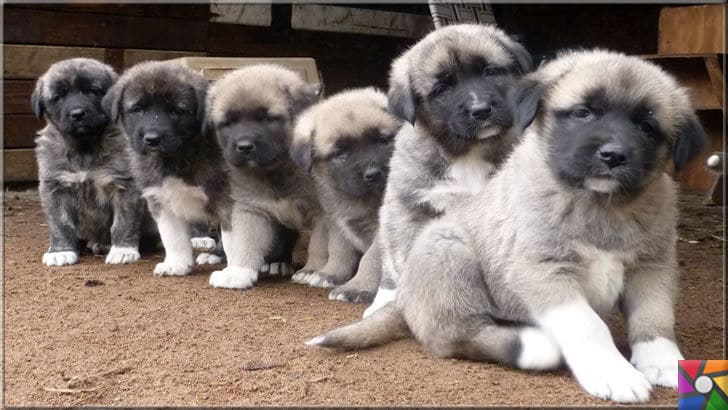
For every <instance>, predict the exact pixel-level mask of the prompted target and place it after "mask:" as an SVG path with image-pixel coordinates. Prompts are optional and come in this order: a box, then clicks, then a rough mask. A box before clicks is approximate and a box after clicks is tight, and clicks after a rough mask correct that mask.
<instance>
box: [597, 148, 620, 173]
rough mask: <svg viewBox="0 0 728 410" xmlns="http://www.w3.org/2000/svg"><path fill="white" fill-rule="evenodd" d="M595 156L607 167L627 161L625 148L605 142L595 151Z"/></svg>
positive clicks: (614, 166)
mask: <svg viewBox="0 0 728 410" xmlns="http://www.w3.org/2000/svg"><path fill="white" fill-rule="evenodd" d="M597 157H599V159H600V160H601V161H602V162H604V163H605V164H607V166H608V167H609V168H616V167H618V166H621V165H624V164H625V163H626V162H627V150H626V149H625V148H624V147H621V146H619V145H616V144H605V145H603V146H602V147H601V148H599V150H598V151H597Z"/></svg>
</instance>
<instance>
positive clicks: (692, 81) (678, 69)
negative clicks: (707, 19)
mask: <svg viewBox="0 0 728 410" xmlns="http://www.w3.org/2000/svg"><path fill="white" fill-rule="evenodd" d="M651 60H652V61H653V62H655V63H657V64H658V65H660V66H661V67H662V68H664V69H665V71H667V72H669V73H670V74H672V75H674V76H675V77H676V78H677V80H678V81H679V82H680V84H681V85H683V86H685V87H687V88H688V89H689V90H690V99H691V101H692V102H693V106H694V107H695V109H697V110H713V109H721V108H722V104H721V102H720V97H721V95H720V94H718V93H717V92H716V88H715V86H714V84H713V82H712V81H711V78H710V75H709V74H708V71H707V69H706V66H705V60H704V59H703V58H701V57H696V58H662V57H660V58H651Z"/></svg>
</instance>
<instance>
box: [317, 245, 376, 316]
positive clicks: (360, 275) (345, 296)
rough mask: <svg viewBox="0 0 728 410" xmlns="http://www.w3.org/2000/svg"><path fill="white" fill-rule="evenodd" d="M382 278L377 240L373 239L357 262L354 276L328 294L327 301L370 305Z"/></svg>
mask: <svg viewBox="0 0 728 410" xmlns="http://www.w3.org/2000/svg"><path fill="white" fill-rule="evenodd" d="M381 278H382V261H381V258H380V256H379V240H378V239H377V238H375V239H374V241H373V242H372V244H371V245H370V246H369V249H367V251H366V252H364V256H362V257H361V260H360V261H359V269H358V270H357V272H356V275H354V277H353V278H352V279H351V280H349V281H348V282H346V283H345V284H343V285H341V286H337V287H335V288H334V289H333V290H332V291H331V293H329V299H331V300H340V301H343V302H351V303H371V302H372V300H374V295H375V294H376V293H377V287H378V286H379V281H380V280H381Z"/></svg>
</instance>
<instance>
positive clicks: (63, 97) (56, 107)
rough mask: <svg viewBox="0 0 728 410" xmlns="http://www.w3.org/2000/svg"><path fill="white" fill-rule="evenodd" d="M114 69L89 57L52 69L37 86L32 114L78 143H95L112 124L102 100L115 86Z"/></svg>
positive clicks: (74, 59)
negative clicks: (113, 85)
mask: <svg viewBox="0 0 728 410" xmlns="http://www.w3.org/2000/svg"><path fill="white" fill-rule="evenodd" d="M116 79H117V75H116V73H115V72H114V70H113V69H112V68H111V67H110V66H108V65H106V64H103V63H101V62H99V61H96V60H92V59H89V58H72V59H68V60H63V61H60V62H57V63H55V64H53V65H52V66H50V68H49V69H48V71H46V72H45V73H44V74H43V75H42V76H41V77H40V78H38V81H37V82H36V84H35V89H34V90H33V94H32V96H31V104H32V106H33V112H35V115H36V116H38V118H40V119H42V118H45V119H46V121H48V122H49V123H50V124H52V125H53V126H54V127H56V128H57V129H58V131H60V132H61V134H62V135H63V136H64V137H65V138H67V139H69V140H71V141H76V142H93V141H95V140H96V138H98V137H99V136H100V135H101V134H102V132H103V130H104V129H105V128H106V127H107V126H108V125H109V116H108V115H107V114H106V112H105V111H104V109H103V107H102V105H101V100H102V98H103V97H104V94H106V92H107V91H108V89H109V88H110V87H111V86H112V84H114V82H115V81H116Z"/></svg>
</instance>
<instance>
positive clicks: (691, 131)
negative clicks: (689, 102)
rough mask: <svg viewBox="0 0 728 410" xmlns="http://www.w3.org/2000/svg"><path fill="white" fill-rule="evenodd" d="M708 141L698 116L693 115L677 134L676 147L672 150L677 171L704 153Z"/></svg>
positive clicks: (680, 127)
mask: <svg viewBox="0 0 728 410" xmlns="http://www.w3.org/2000/svg"><path fill="white" fill-rule="evenodd" d="M707 140H708V137H707V135H706V134H705V130H704V129H703V126H702V125H701V124H700V121H698V118H697V116H695V115H691V116H690V117H689V118H688V119H687V121H685V122H684V123H683V124H681V125H680V126H679V127H678V129H677V132H676V141H675V146H674V147H673V149H672V160H673V163H674V164H675V171H680V170H681V169H683V168H684V167H685V166H686V165H687V164H688V162H690V160H691V159H693V158H695V157H696V156H697V155H698V154H700V153H701V152H703V148H705V145H706V143H707Z"/></svg>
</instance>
